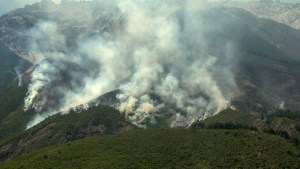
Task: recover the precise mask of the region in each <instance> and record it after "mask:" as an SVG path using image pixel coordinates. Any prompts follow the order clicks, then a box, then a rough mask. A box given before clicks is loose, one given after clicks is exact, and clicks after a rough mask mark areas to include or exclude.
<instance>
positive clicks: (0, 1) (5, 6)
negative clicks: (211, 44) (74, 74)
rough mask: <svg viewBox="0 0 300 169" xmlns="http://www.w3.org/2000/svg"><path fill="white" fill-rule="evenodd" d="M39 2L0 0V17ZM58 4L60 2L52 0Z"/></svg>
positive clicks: (294, 0) (37, 0)
mask: <svg viewBox="0 0 300 169" xmlns="http://www.w3.org/2000/svg"><path fill="white" fill-rule="evenodd" d="M39 1H41V0H0V15H3V14H5V13H7V12H9V11H11V10H14V9H17V8H22V7H24V6H25V5H27V4H28V5H30V4H33V3H35V2H39ZM53 1H56V2H59V1H60V0H53ZM239 1H251V0H239ZM281 2H297V3H300V0H281Z"/></svg>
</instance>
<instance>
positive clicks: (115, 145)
mask: <svg viewBox="0 0 300 169" xmlns="http://www.w3.org/2000/svg"><path fill="white" fill-rule="evenodd" d="M299 160H300V149H299V147H294V146H293V145H292V144H290V143H288V142H287V141H286V140H284V139H283V138H280V137H278V136H272V135H268V134H264V133H260V132H256V131H247V130H206V129H201V130H183V129H172V130H170V129H168V130H140V131H135V132H129V133H126V134H121V135H114V136H104V137H99V136H98V137H91V138H87V139H84V140H81V141H76V142H71V143H66V144H62V145H59V146H54V147H48V148H44V149H40V150H33V151H30V152H28V153H26V154H24V155H22V156H20V157H18V158H16V159H15V160H12V161H8V162H5V163H2V164H0V165H1V168H95V167H96V168H207V167H209V168H240V167H242V168H299V165H300V164H299Z"/></svg>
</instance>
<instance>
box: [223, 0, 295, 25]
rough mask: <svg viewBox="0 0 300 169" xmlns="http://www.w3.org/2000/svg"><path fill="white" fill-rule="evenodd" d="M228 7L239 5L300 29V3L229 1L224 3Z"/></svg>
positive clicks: (258, 14)
mask: <svg viewBox="0 0 300 169" xmlns="http://www.w3.org/2000/svg"><path fill="white" fill-rule="evenodd" d="M222 5H224V6H227V7H237V8H242V9H245V10H247V11H249V12H251V13H253V14H254V15H256V16H258V17H260V18H266V19H271V20H274V21H277V22H279V23H283V24H286V25H289V26H291V27H293V28H295V29H300V19H299V18H300V4H299V3H283V2H278V1H260V2H236V1H227V2H224V3H222Z"/></svg>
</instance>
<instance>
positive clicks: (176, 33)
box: [25, 0, 236, 127]
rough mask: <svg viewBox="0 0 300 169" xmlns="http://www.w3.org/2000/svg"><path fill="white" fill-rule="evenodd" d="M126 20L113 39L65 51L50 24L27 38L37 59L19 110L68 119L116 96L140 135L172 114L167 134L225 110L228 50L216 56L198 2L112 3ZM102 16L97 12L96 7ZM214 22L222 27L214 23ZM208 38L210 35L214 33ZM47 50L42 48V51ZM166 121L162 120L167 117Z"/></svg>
mask: <svg viewBox="0 0 300 169" xmlns="http://www.w3.org/2000/svg"><path fill="white" fill-rule="evenodd" d="M112 4H113V5H112V6H114V8H117V9H118V12H116V11H114V12H115V13H117V14H115V15H119V16H125V19H124V22H123V23H122V24H123V25H119V27H120V28H117V30H119V31H116V32H110V33H106V34H101V35H95V36H93V37H88V38H83V37H81V38H80V39H78V40H77V41H78V44H77V45H78V48H77V49H76V50H71V49H68V48H67V47H66V45H65V38H64V37H63V35H62V34H61V33H59V31H58V30H57V26H56V25H55V24H54V23H49V22H44V23H41V24H39V25H37V27H36V28H34V30H33V31H31V32H38V33H35V34H31V35H30V36H31V37H32V38H31V43H30V44H31V46H30V50H31V51H32V53H33V55H38V56H41V57H40V58H43V59H41V61H40V62H39V63H38V64H37V66H36V68H35V70H34V72H33V73H32V83H31V84H30V86H29V89H28V90H29V91H28V96H27V97H26V100H25V109H26V110H28V109H30V108H34V109H35V110H36V111H37V112H38V115H37V116H36V118H35V119H34V120H33V121H32V122H31V123H30V124H29V125H28V127H31V126H33V125H35V124H37V123H39V122H40V121H42V120H43V119H44V118H46V117H47V116H49V115H52V114H55V113H58V112H66V113H67V112H68V111H69V110H70V109H71V108H74V107H76V106H79V105H82V104H83V105H86V106H88V105H87V103H88V102H89V101H91V100H93V99H95V98H97V97H99V96H101V95H103V94H105V93H107V92H109V91H112V90H115V89H119V90H120V93H119V94H118V95H117V99H118V100H119V104H118V105H117V107H116V108H118V109H119V110H120V111H121V112H122V113H124V114H125V115H126V117H127V119H128V120H129V121H131V122H132V123H133V124H136V125H138V126H141V127H146V125H147V124H153V125H155V124H156V123H157V120H156V119H157V118H158V117H164V115H165V114H164V112H163V111H167V110H162V109H164V108H172V109H173V110H172V111H171V110H170V112H165V113H171V116H168V119H167V121H168V122H169V125H170V127H177V126H187V125H189V124H191V123H193V122H194V121H195V120H199V119H205V118H207V117H209V116H212V115H214V114H216V113H218V112H219V111H221V110H223V109H225V108H227V107H228V105H229V103H230V100H231V97H232V96H233V94H234V92H235V90H236V85H235V83H234V76H233V74H232V68H233V65H234V59H235V58H234V56H233V55H234V51H235V50H236V49H235V47H234V43H233V42H231V41H226V40H223V41H224V44H222V47H220V48H219V49H216V48H215V46H211V45H214V44H211V43H212V40H211V39H210V38H207V34H211V33H212V32H214V31H215V32H216V34H217V33H218V32H219V31H222V30H221V29H222V28H217V27H212V25H209V22H208V21H207V19H206V18H205V17H206V12H207V11H208V9H209V7H208V5H207V3H204V2H198V1H176V2H175V1H168V0H165V1H142V0H134V1H114V2H112ZM102 8H103V7H102ZM220 22H226V21H223V20H222V19H220ZM213 34H214V33H213ZM44 43H45V44H44ZM165 118H167V117H165Z"/></svg>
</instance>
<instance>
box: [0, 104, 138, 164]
mask: <svg viewBox="0 0 300 169" xmlns="http://www.w3.org/2000/svg"><path fill="white" fill-rule="evenodd" d="M19 113H23V114H24V112H19ZM11 116H12V117H14V116H15V115H11ZM15 118H16V117H15ZM14 120H17V119H14ZM18 120H20V121H21V122H19V123H22V120H23V121H24V122H25V124H26V119H25V118H24V119H18ZM13 122H14V121H13ZM27 122H28V121H27ZM15 123H16V122H15ZM15 123H14V124H15ZM3 124H5V123H4V122H3ZM2 127H3V128H1V129H3V131H2V130H0V131H2V132H3V133H1V135H2V136H4V137H3V138H1V140H0V141H1V142H0V144H1V148H0V160H1V161H2V160H6V159H10V158H12V157H14V156H18V155H20V154H22V153H25V152H26V151H28V150H31V149H34V148H41V147H46V146H50V145H58V144H62V143H66V142H70V141H74V140H79V139H83V138H86V137H90V136H93V135H111V134H117V133H123V132H126V131H131V130H134V129H135V128H136V127H135V126H133V125H131V124H130V123H128V122H126V121H125V118H124V116H122V115H121V114H120V112H119V111H117V110H115V109H114V108H111V107H107V106H95V107H92V108H90V109H88V110H82V111H80V113H79V112H71V113H69V114H67V115H60V114H57V115H54V116H51V117H48V118H47V119H46V120H45V121H43V122H42V123H40V124H38V125H36V126H34V127H33V128H30V129H28V130H24V129H25V127H24V128H23V127H21V126H15V127H14V128H16V129H15V130H14V131H10V130H11V129H12V128H13V127H11V126H4V125H3V126H2ZM5 130H8V131H10V134H7V133H5V132H4V131H5ZM11 135H13V136H14V137H11Z"/></svg>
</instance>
